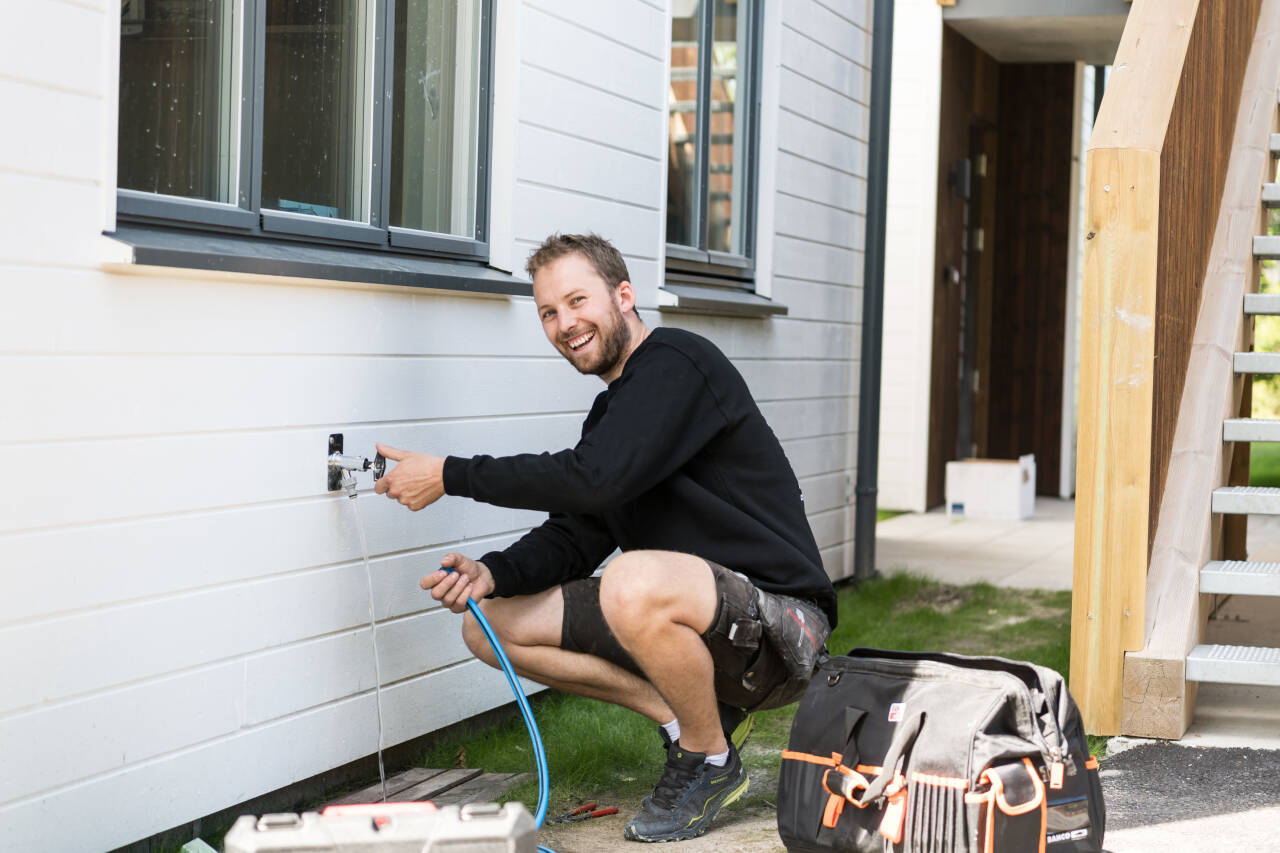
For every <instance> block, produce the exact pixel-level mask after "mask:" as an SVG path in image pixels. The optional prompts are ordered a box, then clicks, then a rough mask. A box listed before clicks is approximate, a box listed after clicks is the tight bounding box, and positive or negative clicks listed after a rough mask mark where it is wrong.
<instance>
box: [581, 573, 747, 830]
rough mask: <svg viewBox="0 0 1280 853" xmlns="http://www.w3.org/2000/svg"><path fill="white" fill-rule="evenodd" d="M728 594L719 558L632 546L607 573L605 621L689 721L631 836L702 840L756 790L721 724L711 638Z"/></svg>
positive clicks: (603, 582) (603, 592)
mask: <svg viewBox="0 0 1280 853" xmlns="http://www.w3.org/2000/svg"><path fill="white" fill-rule="evenodd" d="M718 601H719V595H718V592H717V587H716V577H715V574H714V572H713V571H712V569H711V566H710V565H708V564H707V562H706V561H705V560H702V559H700V558H698V557H693V556H690V555H688V554H677V553H673V552H666V551H632V552H628V553H626V554H623V555H622V556H621V557H618V558H616V559H615V560H614V561H613V562H612V563H610V564H609V566H608V567H607V568H606V569H605V571H604V576H603V577H602V578H601V582H600V608H601V611H602V612H603V614H604V617H605V621H606V622H607V623H608V625H609V627H610V628H611V629H612V631H613V633H614V636H616V637H617V638H618V642H619V643H621V644H622V647H623V648H624V649H626V651H627V652H628V654H630V655H631V657H632V658H633V659H634V660H635V662H636V664H638V665H639V667H640V669H641V670H642V671H643V672H644V674H645V676H646V677H647V678H648V679H649V681H650V683H652V684H653V686H654V687H656V688H657V690H658V692H659V693H660V694H661V695H662V698H663V699H665V700H666V703H667V705H668V706H669V707H670V708H671V709H672V710H673V711H674V712H675V715H676V718H677V719H678V720H679V721H680V739H679V740H678V741H677V742H675V743H673V744H671V746H670V747H669V748H668V749H667V763H666V766H665V767H664V768H663V771H662V778H661V779H659V780H658V784H657V786H655V787H654V789H653V795H652V796H650V797H648V798H646V799H645V801H644V804H643V805H642V807H641V809H640V812H639V813H638V814H637V815H636V816H635V817H633V818H632V819H631V821H630V822H629V823H628V824H627V827H626V829H625V830H624V831H623V835H624V836H625V837H626V838H630V839H633V840H636V841H678V840H682V839H686V838H695V837H697V836H699V835H701V834H702V833H704V832H706V830H707V828H708V827H709V826H710V824H711V821H712V820H714V819H715V816H716V814H717V813H718V812H719V811H720V809H721V808H723V807H724V806H726V805H728V804H729V803H732V802H733V801H734V800H736V799H737V798H738V797H740V796H741V795H742V794H743V793H744V792H745V791H746V790H747V782H748V780H747V773H746V770H745V769H744V768H743V766H742V761H741V759H740V757H739V756H738V753H737V750H736V749H734V748H733V747H732V746H730V745H729V744H728V743H727V742H726V740H725V734H724V732H723V731H722V729H721V727H720V719H719V711H718V708H717V705H716V689H715V664H714V662H713V660H712V657H711V652H710V650H709V649H708V648H707V645H706V642H705V641H704V640H703V635H704V634H706V633H707V631H708V630H709V629H710V628H711V627H712V623H713V622H714V621H715V619H716V609H717V605H718Z"/></svg>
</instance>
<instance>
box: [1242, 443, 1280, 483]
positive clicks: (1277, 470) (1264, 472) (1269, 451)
mask: <svg viewBox="0 0 1280 853" xmlns="http://www.w3.org/2000/svg"><path fill="white" fill-rule="evenodd" d="M1249 485H1251V486H1280V444H1273V443H1270V442H1265V441H1260V442H1256V443H1255V444H1253V445H1252V446H1251V447H1250V448H1249Z"/></svg>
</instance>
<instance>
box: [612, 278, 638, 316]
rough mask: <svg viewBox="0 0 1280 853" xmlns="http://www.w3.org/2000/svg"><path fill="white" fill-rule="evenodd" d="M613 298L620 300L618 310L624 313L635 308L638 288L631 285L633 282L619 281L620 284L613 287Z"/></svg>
mask: <svg viewBox="0 0 1280 853" xmlns="http://www.w3.org/2000/svg"><path fill="white" fill-rule="evenodd" d="M613 298H614V299H616V300H617V301H618V310H619V311H621V312H622V313H623V314H625V313H627V312H628V311H633V310H635V307H636V289H635V288H634V287H632V286H631V282H629V281H620V282H618V286H617V287H615V288H614V289H613Z"/></svg>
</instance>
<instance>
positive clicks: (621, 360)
mask: <svg viewBox="0 0 1280 853" xmlns="http://www.w3.org/2000/svg"><path fill="white" fill-rule="evenodd" d="M527 269H528V271H529V274H530V276H532V278H533V293H534V301H535V304H536V305H537V309H538V316H539V318H540V319H541V321H542V327H543V331H544V332H545V333H546V335H547V339H548V340H549V341H550V342H551V343H552V345H553V346H555V348H556V349H557V350H558V351H559V352H560V354H561V355H563V356H564V357H565V358H566V359H567V360H568V361H569V363H570V364H572V365H573V366H574V367H575V368H577V369H578V371H580V372H581V373H588V374H594V375H597V376H599V377H600V378H601V379H603V380H604V381H605V383H606V384H607V386H608V387H607V388H606V389H605V390H604V391H603V392H601V393H600V395H599V396H598V397H596V400H595V403H594V404H593V405H592V407H591V411H590V413H589V414H588V415H587V419H586V421H585V422H584V423H583V426H582V437H581V439H580V440H579V441H578V443H577V444H576V445H575V446H574V447H572V448H570V449H567V450H562V451H560V452H558V453H543V454H525V455H517V456H508V457H502V458H494V457H491V456H475V457H472V458H470V459H464V458H460V457H454V456H451V457H448V458H447V459H442V458H440V457H437V456H432V455H429V454H425V453H410V452H407V451H402V450H397V449H396V448H392V447H385V446H383V445H379V446H378V448H379V450H380V451H381V452H382V453H383V454H384V455H385V456H386V457H387V458H388V459H391V460H394V461H396V462H397V463H398V464H397V465H396V467H395V468H394V469H393V470H392V471H391V472H390V473H388V474H387V475H386V476H385V477H383V478H382V479H381V480H379V481H378V485H377V490H378V492H380V493H385V494H386V495H387V496H388V497H390V498H393V499H395V500H398V501H399V502H400V503H402V504H404V505H405V506H407V507H409V508H410V509H413V510H418V509H421V508H423V507H424V506H427V505H429V504H431V503H433V502H434V501H436V500H438V499H439V498H440V497H442V496H443V495H445V494H450V495H458V496H462V497H469V498H472V499H474V500H478V501H484V502H486V503H491V504H497V505H499V506H507V507H516V508H523V509H538V510H544V511H546V512H548V513H550V516H549V518H548V519H547V521H546V522H545V523H543V524H542V525H541V526H539V527H536V528H534V529H533V530H531V531H530V532H529V533H528V534H526V535H525V536H524V537H523V538H522V539H520V540H519V541H518V542H516V543H515V544H514V545H512V546H511V547H509V548H506V549H505V550H502V551H495V552H492V553H489V554H485V555H484V556H482V557H481V558H480V559H479V560H473V559H470V558H468V557H465V556H463V555H461V554H449V555H447V556H446V557H445V558H444V560H443V563H444V565H445V566H447V567H449V568H452V569H454V570H455V571H454V572H452V573H448V572H445V571H443V570H442V571H436V572H433V573H431V574H429V575H427V576H425V577H423V578H422V582H421V585H422V587H423V588H424V589H429V590H431V594H432V596H433V597H434V598H436V599H437V600H439V601H441V602H443V604H444V605H445V606H447V607H448V608H450V609H451V610H453V611H454V612H458V613H462V612H464V611H465V609H466V603H467V600H468V599H473V600H475V601H477V602H481V605H480V606H481V608H482V609H483V611H484V613H485V615H486V617H487V618H488V619H489V620H490V622H492V624H493V626H494V629H495V630H496V631H497V633H498V636H499V638H500V639H501V641H502V643H503V645H504V647H505V648H506V650H507V653H508V655H509V657H510V658H511V661H512V663H513V664H514V666H515V667H516V669H517V670H518V671H519V672H520V673H521V674H522V675H524V676H526V677H529V678H532V679H534V680H535V681H539V682H541V683H543V684H547V685H550V686H553V687H556V688H558V689H560V690H564V691H567V692H570V693H576V694H579V695H582V696H589V697H592V698H595V699H600V700H603V701H606V702H613V703H615V704H618V705H622V706H624V707H627V708H630V709H631V710H633V711H636V712H638V713H640V714H643V715H645V716H646V717H648V718H649V719H651V720H653V721H654V722H655V723H657V724H658V725H659V734H660V736H661V738H662V741H663V744H664V746H665V747H666V750H667V761H666V765H665V768H664V770H663V773H662V777H661V779H660V780H659V781H658V783H657V785H656V787H655V788H654V791H653V794H652V795H651V796H649V797H646V798H645V800H644V803H643V804H642V807H641V809H640V812H639V813H638V814H637V815H636V816H635V817H634V818H633V819H632V820H631V821H630V823H628V824H627V827H626V830H625V835H626V837H627V838H630V839H633V840H637V841H673V840H680V839H685V838H693V837H696V836H698V835H701V834H702V833H703V832H705V831H706V829H707V827H708V826H709V825H710V823H711V821H712V820H713V819H714V817H715V815H716V813H717V812H718V811H719V810H720V809H721V808H722V807H724V806H725V805H727V804H729V803H731V802H733V801H734V800H735V799H737V798H738V797H739V796H741V795H742V793H743V792H745V791H746V789H747V774H746V771H745V769H744V768H743V766H742V761H741V758H740V757H739V754H738V750H739V749H740V748H741V746H742V742H743V741H744V740H745V738H746V736H747V734H749V733H750V726H751V724H752V720H751V717H750V715H749V714H748V713H747V712H749V711H752V710H755V709H759V708H771V707H777V706H780V705H784V704H787V703H789V702H792V701H794V700H795V699H796V698H798V697H799V695H800V694H801V693H802V692H803V690H804V686H805V684H806V682H807V681H808V678H809V675H810V674H811V673H812V669H813V665H814V661H815V659H816V657H817V656H818V654H819V653H820V651H821V650H822V648H823V644H824V643H825V641H826V637H827V635H828V633H829V632H830V628H831V626H832V625H834V622H835V618H836V609H835V593H834V591H833V590H832V587H831V583H830V581H829V579H828V578H827V575H826V572H825V571H824V570H823V568H822V563H821V560H820V558H819V556H818V548H817V545H816V543H815V542H814V538H813V533H812V532H811V531H810V529H809V524H808V520H807V519H806V517H805V514H804V504H803V500H802V497H801V494H800V487H799V484H798V483H797V481H796V477H795V474H794V473H793V471H792V470H791V466H790V464H789V463H788V462H787V459H786V456H785V455H784V454H783V452H782V447H781V445H780V444H779V443H778V440H777V438H776V437H775V436H774V434H773V431H772V430H771V429H770V428H769V426H768V424H767V423H765V420H764V417H763V416H762V415H761V413H760V410H759V408H758V407H757V406H756V404H755V401H754V400H752V398H751V394H750V392H749V391H748V390H747V386H746V383H745V382H744V381H743V379H742V376H741V375H740V374H739V373H738V371H737V369H736V368H734V367H733V365H732V364H731V363H730V362H729V360H728V359H727V358H725V356H724V354H723V353H721V352H720V351H719V350H718V349H717V348H716V347H715V346H714V345H713V344H712V343H711V342H710V341H708V340H706V339H705V338H702V337H699V336H698V335H694V334H692V333H690V332H685V331H681V330H678V329H668V328H659V329H654V330H650V329H648V328H647V327H645V325H644V323H643V322H641V320H640V318H639V316H638V314H637V313H636V295H635V289H634V288H633V287H632V285H631V282H630V275H629V274H628V272H627V268H626V264H625V262H624V261H623V259H622V256H621V255H620V254H619V253H618V251H617V250H616V249H615V248H614V247H613V246H612V245H611V244H609V242H608V241H606V240H604V239H603V238H601V237H598V236H595V235H556V236H552V237H550V238H548V239H547V240H546V241H545V242H544V243H543V244H542V245H541V246H540V247H539V248H538V249H537V251H535V252H534V253H533V255H532V256H531V257H530V259H529V262H528V264H527ZM615 549H620V550H621V551H622V553H621V555H619V556H618V557H615V558H614V559H613V560H611V561H610V562H609V563H608V565H607V566H606V567H605V569H604V571H603V573H601V574H600V575H599V576H595V575H594V573H595V571H596V569H597V568H598V567H599V566H600V565H601V563H602V562H603V561H604V560H605V559H606V558H607V557H608V556H609V555H610V554H612V553H613V552H614V550H615ZM463 636H464V638H465V639H466V642H467V645H468V647H469V648H470V649H471V650H472V652H474V653H475V654H476V655H477V656H478V657H480V658H482V659H483V660H485V661H486V662H488V663H489V664H490V665H494V666H496V664H497V662H496V660H495V659H494V656H493V654H492V652H491V651H490V650H489V648H488V645H487V642H486V641H485V639H484V635H483V634H482V633H481V631H480V629H479V626H478V625H477V624H476V623H475V621H474V619H472V618H471V616H470V615H469V614H468V615H467V617H466V619H465V620H464V624H463Z"/></svg>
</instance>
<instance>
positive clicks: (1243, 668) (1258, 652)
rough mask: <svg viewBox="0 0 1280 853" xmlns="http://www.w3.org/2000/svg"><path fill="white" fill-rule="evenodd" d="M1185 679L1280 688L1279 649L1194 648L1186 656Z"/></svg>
mask: <svg viewBox="0 0 1280 853" xmlns="http://www.w3.org/2000/svg"><path fill="white" fill-rule="evenodd" d="M1187 680H1188V681H1216V682H1219V683H1222V684H1262V685H1268V686H1280V649H1271V648H1265V647H1262V646H1204V645H1201V646H1196V647H1195V648H1194V649H1192V650H1191V654H1189V655H1187Z"/></svg>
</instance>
